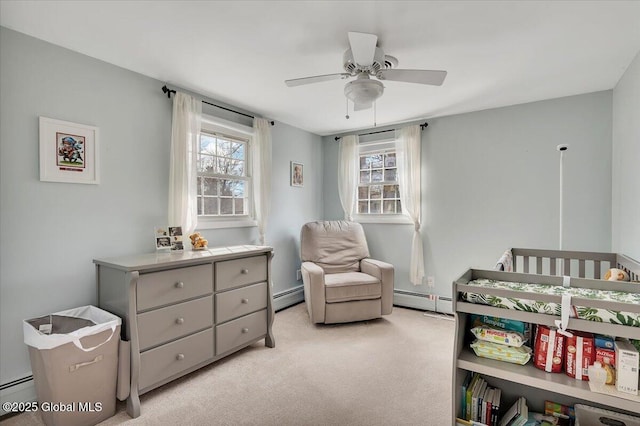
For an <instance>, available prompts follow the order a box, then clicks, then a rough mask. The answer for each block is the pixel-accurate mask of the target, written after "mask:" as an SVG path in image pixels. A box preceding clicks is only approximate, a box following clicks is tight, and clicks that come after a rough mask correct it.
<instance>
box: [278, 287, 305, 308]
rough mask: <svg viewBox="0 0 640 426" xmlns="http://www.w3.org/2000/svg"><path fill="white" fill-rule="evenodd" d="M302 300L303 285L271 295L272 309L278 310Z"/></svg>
mask: <svg viewBox="0 0 640 426" xmlns="http://www.w3.org/2000/svg"><path fill="white" fill-rule="evenodd" d="M303 301H304V286H302V285H299V286H296V287H293V288H290V289H287V290H284V291H281V292H279V293H276V294H274V295H273V309H274V310H275V311H276V312H278V311H280V310H282V309H284V308H288V307H289V306H293V305H297V304H298V303H300V302H303Z"/></svg>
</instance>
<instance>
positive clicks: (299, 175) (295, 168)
mask: <svg viewBox="0 0 640 426" xmlns="http://www.w3.org/2000/svg"><path fill="white" fill-rule="evenodd" d="M291 186H304V165H303V164H302V163H297V162H295V161H292V162H291Z"/></svg>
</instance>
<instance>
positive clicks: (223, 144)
mask: <svg viewBox="0 0 640 426" xmlns="http://www.w3.org/2000/svg"><path fill="white" fill-rule="evenodd" d="M218 156H220V157H231V142H230V141H228V140H226V139H218Z"/></svg>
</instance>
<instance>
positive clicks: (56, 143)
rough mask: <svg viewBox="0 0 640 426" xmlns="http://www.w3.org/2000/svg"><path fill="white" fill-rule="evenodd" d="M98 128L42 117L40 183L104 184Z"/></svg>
mask: <svg viewBox="0 0 640 426" xmlns="http://www.w3.org/2000/svg"><path fill="white" fill-rule="evenodd" d="M98 131H99V130H98V128H97V127H93V126H87V125H84V124H78V123H72V122H69V121H61V120H55V119H53V118H47V117H40V180H41V181H46V182H65V183H86V184H98V183H100V174H99V171H100V164H99V161H98V157H99V149H98V147H99V145H98Z"/></svg>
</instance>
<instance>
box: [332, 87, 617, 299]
mask: <svg viewBox="0 0 640 426" xmlns="http://www.w3.org/2000/svg"><path fill="white" fill-rule="evenodd" d="M611 102H612V93H611V91H606V92H597V93H591V94H586V95H580V96H573V97H567V98H560V99H553V100H548V101H543V102H535V103H529V104H523V105H517V106H512V107H506V108H498V109H491V110H486V111H479V112H474V113H469V114H462V115H455V116H448V117H441V118H434V119H430V120H427V121H428V122H429V126H428V127H427V128H426V130H424V131H423V132H422V143H423V145H422V167H423V175H422V179H423V196H422V215H423V240H424V254H425V270H426V275H427V276H433V277H434V278H435V289H434V290H433V293H434V294H437V295H438V296H444V297H449V298H450V297H451V282H452V281H453V279H455V278H457V277H458V276H459V275H460V274H462V272H464V271H465V270H466V269H467V268H469V267H481V268H492V267H493V266H494V265H495V262H496V260H497V259H498V258H499V257H500V255H501V254H502V253H503V252H504V250H505V249H507V248H509V247H529V248H557V247H558V227H559V219H558V216H559V214H558V204H559V183H558V179H559V154H558V152H557V151H556V146H557V145H558V144H560V143H568V144H570V146H571V147H570V150H569V151H568V153H567V154H566V155H565V162H564V170H565V172H564V179H565V190H564V194H565V202H564V203H565V222H564V226H565V236H564V248H565V249H574V250H593V251H608V250H610V248H611V243H610V235H611V224H610V221H611V207H610V188H611V187H610V185H611V129H612V127H611V126H612V124H611ZM376 130H377V129H376ZM324 149H325V187H324V203H325V209H324V214H325V217H326V218H328V219H340V218H342V210H341V207H340V201H339V199H338V196H337V178H336V176H335V174H336V172H335V166H333V165H332V164H337V151H338V148H337V144H336V143H335V142H333V138H332V137H325V138H324ZM364 226H365V230H366V232H367V238H368V240H369V244H370V250H371V252H372V254H374V255H377V256H380V258H381V259H383V260H384V259H387V260H389V261H391V262H393V263H394V265H395V266H396V268H397V274H396V288H398V289H402V290H409V291H416V292H419V293H424V294H428V293H430V292H431V290H429V289H428V288H427V287H426V285H421V286H417V287H414V286H413V285H411V284H410V283H409V279H408V269H409V254H410V245H411V231H412V227H411V226H410V225H409V226H407V225H364Z"/></svg>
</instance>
